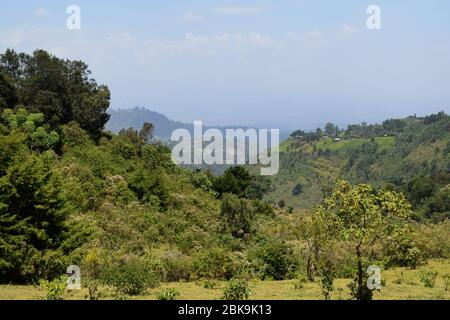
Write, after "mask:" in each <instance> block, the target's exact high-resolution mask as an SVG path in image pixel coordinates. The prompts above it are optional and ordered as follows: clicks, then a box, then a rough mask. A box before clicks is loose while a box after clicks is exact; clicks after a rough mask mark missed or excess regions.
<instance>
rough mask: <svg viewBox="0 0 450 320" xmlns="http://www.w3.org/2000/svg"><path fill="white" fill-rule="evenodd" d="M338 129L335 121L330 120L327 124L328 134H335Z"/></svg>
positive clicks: (326, 131)
mask: <svg viewBox="0 0 450 320" xmlns="http://www.w3.org/2000/svg"><path fill="white" fill-rule="evenodd" d="M336 131H337V127H336V126H335V125H334V124H333V123H331V122H329V123H327V124H326V125H325V133H326V134H327V135H329V136H334V135H335V134H336V133H337V132H336Z"/></svg>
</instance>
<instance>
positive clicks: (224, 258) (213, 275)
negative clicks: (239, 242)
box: [193, 248, 245, 280]
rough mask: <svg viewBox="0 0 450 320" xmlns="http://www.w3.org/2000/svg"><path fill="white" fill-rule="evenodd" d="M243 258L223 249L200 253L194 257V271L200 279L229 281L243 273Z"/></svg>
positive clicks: (212, 249)
mask: <svg viewBox="0 0 450 320" xmlns="http://www.w3.org/2000/svg"><path fill="white" fill-rule="evenodd" d="M243 262H245V259H244V261H243V259H242V258H240V257H237V256H236V255H235V254H233V253H231V252H227V251H225V249H222V248H211V249H207V250H203V251H199V252H197V253H195V254H194V256H193V269H194V270H195V274H196V276H197V277H198V278H199V279H220V280H229V279H231V278H233V277H234V276H236V275H237V274H239V273H240V271H242V269H243V268H242V263H243Z"/></svg>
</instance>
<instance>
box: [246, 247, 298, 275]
mask: <svg viewBox="0 0 450 320" xmlns="http://www.w3.org/2000/svg"><path fill="white" fill-rule="evenodd" d="M251 256H252V258H253V261H254V264H255V265H256V266H257V268H258V269H259V272H260V274H261V277H262V278H263V279H267V278H269V279H274V280H284V279H286V277H287V275H288V273H289V272H290V271H291V269H292V266H293V261H292V249H291V247H290V246H288V245H287V244H286V243H285V242H284V241H280V240H276V239H272V240H263V241H261V242H260V243H259V244H258V246H257V247H256V248H255V249H254V250H253V252H252V254H251Z"/></svg>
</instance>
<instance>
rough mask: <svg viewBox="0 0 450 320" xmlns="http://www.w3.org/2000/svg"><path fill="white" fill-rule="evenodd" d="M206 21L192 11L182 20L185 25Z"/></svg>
mask: <svg viewBox="0 0 450 320" xmlns="http://www.w3.org/2000/svg"><path fill="white" fill-rule="evenodd" d="M203 20H205V18H204V17H202V16H201V15H198V14H195V13H193V12H192V11H190V10H189V11H188V12H186V14H185V15H184V16H183V17H182V18H181V22H183V23H198V22H202V21H203Z"/></svg>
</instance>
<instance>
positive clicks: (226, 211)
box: [221, 194, 255, 238]
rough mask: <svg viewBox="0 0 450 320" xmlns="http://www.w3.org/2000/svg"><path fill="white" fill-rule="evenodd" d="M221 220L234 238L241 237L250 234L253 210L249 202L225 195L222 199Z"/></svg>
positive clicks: (253, 215)
mask: <svg viewBox="0 0 450 320" xmlns="http://www.w3.org/2000/svg"><path fill="white" fill-rule="evenodd" d="M221 218H222V220H223V222H224V224H225V229H226V230H228V231H229V232H230V233H231V234H232V235H233V236H234V237H240V238H241V237H243V236H244V235H245V234H248V233H250V232H252V227H253V221H254V219H255V210H254V208H253V206H252V205H251V203H250V201H248V200H246V199H239V198H238V197H237V196H236V195H233V194H225V195H224V196H223V199H222V208H221Z"/></svg>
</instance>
